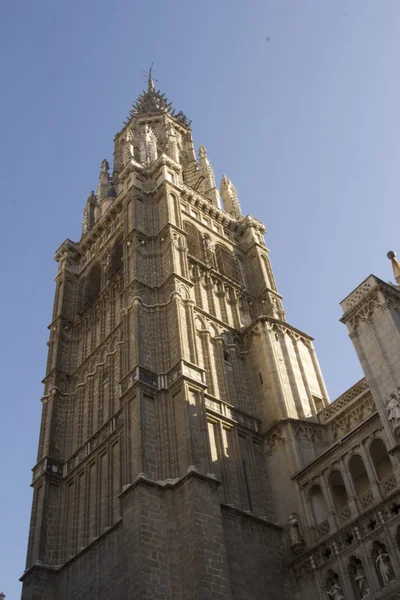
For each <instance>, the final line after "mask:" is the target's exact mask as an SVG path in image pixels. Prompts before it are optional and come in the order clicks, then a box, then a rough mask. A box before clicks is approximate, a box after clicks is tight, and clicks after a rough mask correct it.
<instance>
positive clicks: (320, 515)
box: [310, 485, 328, 525]
mask: <svg viewBox="0 0 400 600" xmlns="http://www.w3.org/2000/svg"><path fill="white" fill-rule="evenodd" d="M310 502H311V510H312V514H313V518H314V523H315V524H316V525H319V524H320V523H322V522H323V521H325V520H326V518H327V517H328V507H327V505H326V501H325V498H324V494H323V492H322V489H321V486H319V485H313V486H312V488H311V490H310Z"/></svg>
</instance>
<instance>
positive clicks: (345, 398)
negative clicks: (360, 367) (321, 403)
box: [319, 379, 368, 425]
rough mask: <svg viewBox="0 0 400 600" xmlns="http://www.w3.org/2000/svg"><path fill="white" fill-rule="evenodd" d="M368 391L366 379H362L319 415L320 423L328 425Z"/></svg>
mask: <svg viewBox="0 0 400 600" xmlns="http://www.w3.org/2000/svg"><path fill="white" fill-rule="evenodd" d="M366 390H368V384H367V382H366V380H365V379H361V380H360V381H358V382H357V383H356V384H354V385H353V386H352V387H351V388H349V389H348V390H347V391H346V392H345V393H344V394H342V395H341V396H339V398H337V399H336V400H334V401H333V402H332V403H331V404H329V406H327V407H326V408H324V410H322V411H321V412H320V413H319V418H320V422H321V423H323V424H324V425H326V424H327V423H328V422H329V421H330V420H331V419H333V418H335V417H336V416H337V415H338V413H340V412H341V411H343V410H346V409H347V408H349V406H350V403H351V402H353V400H355V399H356V398H358V397H359V396H360V395H361V394H362V393H363V392H365V391H366Z"/></svg>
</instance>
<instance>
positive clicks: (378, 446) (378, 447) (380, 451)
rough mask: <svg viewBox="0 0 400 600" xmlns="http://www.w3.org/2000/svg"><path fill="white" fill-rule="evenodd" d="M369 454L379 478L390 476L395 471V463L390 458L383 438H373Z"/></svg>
mask: <svg viewBox="0 0 400 600" xmlns="http://www.w3.org/2000/svg"><path fill="white" fill-rule="evenodd" d="M369 454H370V456H371V459H372V463H373V465H374V469H375V473H376V475H377V477H378V480H379V481H381V480H382V479H385V477H389V475H391V474H392V473H393V465H392V462H391V460H390V457H389V454H388V451H387V450H386V446H385V443H384V441H383V440H382V439H381V438H375V439H374V440H372V442H371V444H370V446H369Z"/></svg>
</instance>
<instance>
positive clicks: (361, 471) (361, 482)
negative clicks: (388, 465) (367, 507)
mask: <svg viewBox="0 0 400 600" xmlns="http://www.w3.org/2000/svg"><path fill="white" fill-rule="evenodd" d="M349 471H350V475H351V478H352V480H353V485H354V489H355V491H356V494H357V496H360V495H361V494H363V493H364V492H366V491H367V489H368V488H369V486H370V481H369V478H368V474H367V471H366V469H365V466H364V462H363V459H362V458H361V456H360V455H359V454H354V456H352V457H351V459H350V460H349Z"/></svg>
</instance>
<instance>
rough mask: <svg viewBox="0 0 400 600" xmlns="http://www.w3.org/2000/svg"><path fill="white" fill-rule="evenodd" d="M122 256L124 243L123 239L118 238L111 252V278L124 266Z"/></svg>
mask: <svg viewBox="0 0 400 600" xmlns="http://www.w3.org/2000/svg"><path fill="white" fill-rule="evenodd" d="M122 257H123V248H122V243H121V240H118V242H117V243H116V244H115V246H114V248H113V249H112V252H111V265H110V279H112V278H113V277H115V275H116V274H117V273H119V272H120V271H121V269H122V266H123V263H122Z"/></svg>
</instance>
